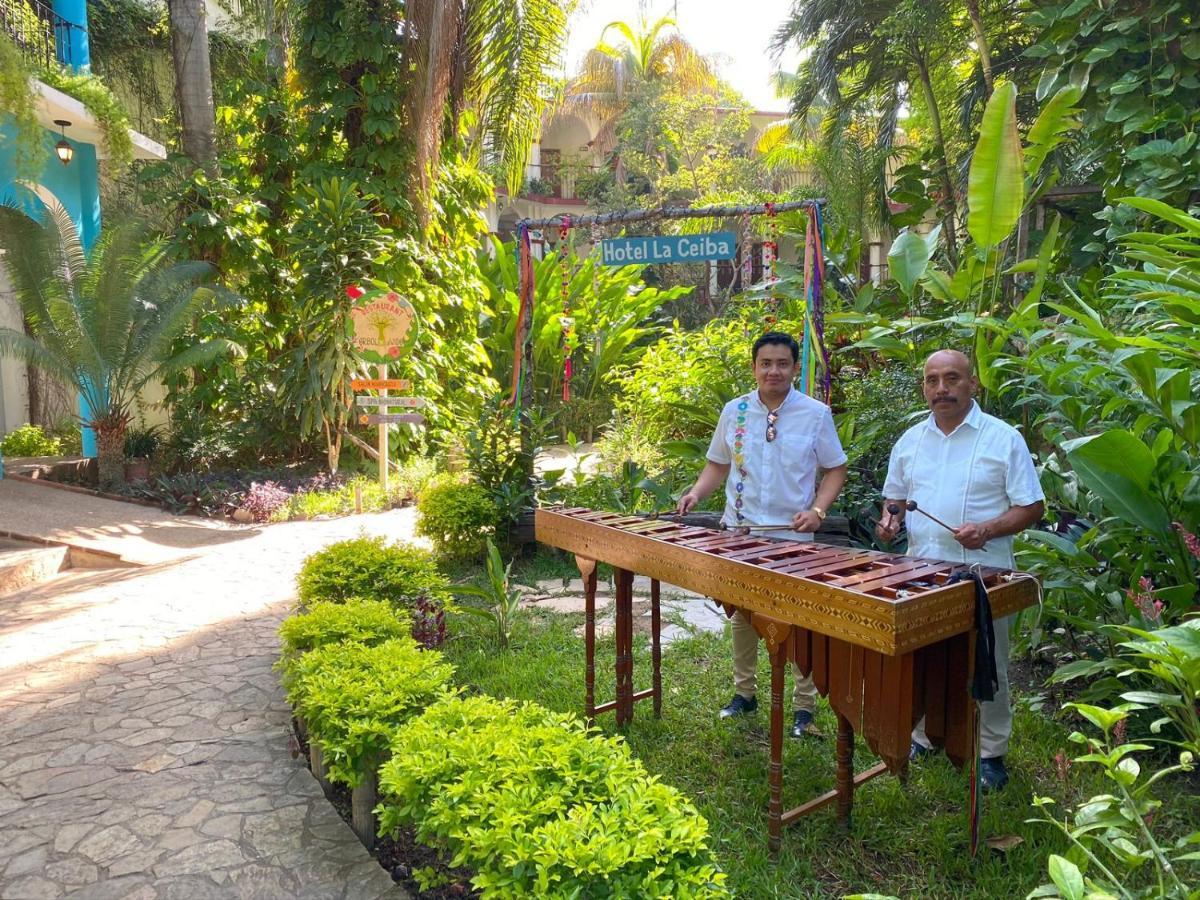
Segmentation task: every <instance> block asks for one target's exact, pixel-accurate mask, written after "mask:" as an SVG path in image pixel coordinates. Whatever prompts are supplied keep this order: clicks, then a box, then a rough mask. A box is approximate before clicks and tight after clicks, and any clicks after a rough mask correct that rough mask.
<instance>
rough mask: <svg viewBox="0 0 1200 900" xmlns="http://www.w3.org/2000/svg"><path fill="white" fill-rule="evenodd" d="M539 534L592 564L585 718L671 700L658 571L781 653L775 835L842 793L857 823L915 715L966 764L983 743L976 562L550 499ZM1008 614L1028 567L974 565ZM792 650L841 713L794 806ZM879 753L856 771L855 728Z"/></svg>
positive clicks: (774, 673) (900, 766)
mask: <svg viewBox="0 0 1200 900" xmlns="http://www.w3.org/2000/svg"><path fill="white" fill-rule="evenodd" d="M535 528H536V534H537V539H538V540H539V541H541V542H542V543H545V544H549V545H550V546H553V547H559V548H561V549H563V550H566V551H568V552H570V553H573V554H575V558H576V561H577V563H578V565H579V570H580V572H581V574H582V576H583V583H584V593H585V597H586V606H585V619H586V623H585V644H586V675H585V681H586V696H585V706H586V714H587V716H588V719H589V720H590V719H592V718H594V717H595V716H596V715H599V714H600V713H603V712H607V711H609V710H613V711H615V713H616V719H617V725H618V727H622V726H624V725H625V724H626V723H628V722H629V721H630V720H631V719H632V718H633V707H634V703H636V702H637V701H639V700H643V699H646V698H648V697H649V698H652V699H653V701H654V714H655V715H656V716H658V715H660V714H661V710H662V677H661V671H660V670H661V658H662V656H661V645H660V631H661V615H660V608H659V584H660V582H663V581H665V582H667V583H668V584H674V585H678V586H679V587H682V588H686V589H688V590H691V591H695V592H696V593H699V594H703V595H705V596H708V597H712V598H713V599H714V600H716V601H717V602H719V603H720V604H721V605H722V606H723V607H724V608H725V611H726V613H727V614H728V615H732V614H733V612H734V611H735V610H739V609H740V610H741V611H742V612H744V613H746V614H747V615H748V616H749V617H750V621H751V622H752V624H753V625H754V628H755V630H756V631H757V632H758V633H759V635H760V636H761V637H762V638H763V640H764V641H765V642H766V645H767V651H768V653H769V655H770V660H771V737H770V766H769V786H770V800H769V804H768V810H767V818H768V825H769V835H770V837H769V844H770V848H771V851H772V852H775V851H777V850H778V848H779V843H780V834H781V832H782V828H783V826H784V825H789V824H791V823H793V822H795V821H796V820H797V819H799V818H801V817H802V816H804V815H807V814H808V813H811V812H813V811H815V810H817V809H820V808H821V807H823V806H825V805H827V804H829V803H832V802H834V801H836V802H837V814H838V818H839V819H840V820H841V821H842V822H843V823H845V824H846V825H847V826H848V825H849V822H850V815H851V808H852V805H853V797H854V788H855V787H856V786H857V785H859V784H862V783H863V782H865V781H868V780H870V779H871V778H874V777H876V776H878V775H881V774H883V773H884V772H887V771H890V772H892V773H894V774H897V775H903V774H904V772H905V771H906V767H907V765H908V749H909V743H910V735H911V732H912V729H913V726H914V725H915V724H916V722H917V721H918V720H919V719H920V718H921V716H922V715H924V716H925V731H926V733H927V734H928V736H929V737H930V739H931V740H933V741H934V743H936V744H939V745H941V746H942V747H944V748H945V750H946V755H947V756H948V757H949V758H950V759H951V761H953V762H954V763H955V764H956V765H957V766H959V767H960V768H961V767H962V766H963V765H964V764H965V763H966V761H967V760H968V759H969V758H971V757H972V756H973V754H974V750H973V748H974V735H975V719H974V716H975V707H974V701H973V700H972V699H971V697H970V693H969V680H970V675H971V672H972V669H973V662H974V661H973V648H974V626H975V622H974V615H975V603H974V585H973V583H972V582H971V581H969V580H968V581H964V582H955V583H950V579H951V577H952V576H953V575H954V574H955V573H956V572H960V571H963V570H964V568H965V567H963V566H961V565H955V564H953V563H947V562H942V561H938V560H927V559H920V558H916V557H909V556H898V555H895V554H888V553H880V552H878V551H873V550H852V549H847V548H845V547H829V546H825V545H823V544H818V543H815V542H800V541H781V540H772V539H770V538H764V537H759V536H756V535H753V534H745V533H741V532H738V531H736V530H735V531H715V530H713V529H710V528H700V527H695V526H689V525H686V524H681V523H678V522H673V521H668V520H662V519H646V518H643V517H639V516H625V515H620V514H617V513H607V512H600V511H593V510H589V509H559V510H551V509H539V510H538V511H537V513H536V519H535ZM597 562H605V563H608V564H610V565H611V566H613V568H614V570H615V575H614V585H615V591H614V594H615V596H614V601H615V602H614V605H615V611H616V622H615V629H614V638H615V642H616V698H615V699H614V700H613V701H611V702H608V703H603V704H601V705H599V706H597V705H596V703H595V677H596V668H595V648H596V564H597ZM977 571H978V572H979V573H980V575H981V576H982V577H983V580H984V584H985V585H986V586H987V589H988V597H989V599H990V601H991V605H992V610H993V614H994V616H995V617H996V618H997V619H998V618H1001V617H1003V616H1007V615H1009V614H1011V613H1014V612H1017V611H1018V610H1020V609H1024V608H1025V607H1027V606H1031V605H1032V604H1033V603H1035V602H1036V601H1037V584H1036V582H1035V581H1034V579H1033V578H1031V577H1022V578H1012V576H1011V574H1010V573H1009V572H1007V571H1005V570H1001V569H993V568H987V567H982V568H979V569H978V570H977ZM635 573H636V574H641V575H646V576H649V577H650V579H651V581H650V592H651V647H652V670H653V680H652V687H650V688H649V689H647V690H643V691H640V692H635V691H634V682H633V577H634V574H635ZM789 660H794V661H795V663H796V664H797V665H798V666H799V668H800V671H801V672H803V673H804V674H805V675H811V676H812V679H813V682H814V684H815V685H816V688H817V690H818V691H819V692H820V693H821V694H822V695H823V696H825V697H826V698H827V699H828V701H829V705H830V706H831V707H832V708H833V710H834V713H835V714H836V716H837V722H838V735H837V752H836V759H837V775H836V782H835V788H834V790H832V791H830V792H828V793H826V794H823V795H822V796H820V797H817V798H815V799H813V800H810V801H809V802H807V803H805V804H803V805H802V806H799V807H796V808H795V809H792V810H788V811H786V812H785V811H784V810H783V808H782V788H783V712H784V703H783V685H784V672H785V669H786V667H787V663H788V661H789ZM855 733H859V734H861V735H862V736H863V739H864V740H865V741H866V743H867V746H869V747H870V748H871V750H872V752H874V753H875V755H876V756H878V757H879V758H880V759H881V760H882V762H881V763H879V764H878V765H876V766H874V767H872V768H870V769H867V770H866V771H864V772H862V773H860V774H858V775H855V774H854V770H853V755H854V735H855Z"/></svg>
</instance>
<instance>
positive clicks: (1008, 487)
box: [883, 401, 1045, 569]
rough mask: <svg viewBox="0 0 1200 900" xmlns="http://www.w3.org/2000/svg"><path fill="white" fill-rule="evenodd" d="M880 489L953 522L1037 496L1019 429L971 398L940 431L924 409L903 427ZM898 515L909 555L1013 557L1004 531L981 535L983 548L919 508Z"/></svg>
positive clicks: (1002, 561)
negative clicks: (919, 418)
mask: <svg viewBox="0 0 1200 900" xmlns="http://www.w3.org/2000/svg"><path fill="white" fill-rule="evenodd" d="M883 496H884V497H886V498H889V499H896V498H899V499H901V500H916V501H917V505H918V506H919V507H920V508H921V509H924V510H928V511H929V512H931V513H933V515H935V516H937V517H938V518H939V519H941V520H942V521H943V522H945V523H946V524H947V525H953V526H954V527H955V528H957V527H959V526H960V525H963V524H965V523H967V522H975V523H976V524H978V523H982V522H987V521H989V520H990V519H994V518H996V516H999V515H1003V514H1004V513H1005V512H1007V511H1008V510H1009V509H1010V508H1011V507H1014V506H1029V505H1030V504H1031V503H1036V502H1038V501H1039V500H1044V499H1045V494H1043V493H1042V486H1041V485H1040V484H1039V483H1038V478H1037V472H1036V470H1035V469H1034V467H1033V458H1032V457H1031V456H1030V455H1029V448H1028V447H1027V446H1026V445H1025V439H1024V438H1023V437H1021V433H1020V432H1019V431H1017V429H1015V428H1013V427H1012V426H1011V425H1009V424H1007V423H1006V422H1002V421H1000V420H999V419H997V418H996V417H995V416H989V415H988V414H987V413H985V412H984V411H983V410H981V409H980V408H979V404H978V403H975V402H973V401H972V403H971V411H970V412H969V413H967V417H966V419H964V420H963V422H962V423H961V424H960V425H959V426H958V427H957V428H955V429H954V431H952V432H950V434H942V432H941V430H940V429H939V428H938V427H937V423H936V422H935V421H934V419H933V415H932V414H930V416H929V418H927V419H925V420H924V421H923V422H920V423H918V424H916V425H914V426H913V427H912V428H910V429H908V431H906V432H904V434H903V436H901V438H900V440H899V441H897V442H896V446H895V447H893V448H892V456H891V460H890V462H889V463H888V474H887V481H885V482H884V485H883ZM904 522H905V524H906V525H907V526H908V553H909V555H910V556H924V557H927V558H929V559H942V560H946V561H947V562H956V563H957V562H962V563H983V564H984V565H988V566H997V567H999V568H1002V569H1011V568H1013V566H1014V565H1015V561H1014V560H1013V539H1012V537H1011V536H1009V537H993V538H988V541H987V544H986V545H985V547H984V549H983V550H968V549H966V548H965V547H963V545H962V544H960V543H959V542H958V541H956V540H955V539H954V535H953V534H951V533H950V532H949V531H947V530H946V529H945V528H943V527H942V526H941V525H938V524H937V523H936V522H934V521H933V520H931V519H930V518H929V517H928V516H923V515H921V513H920V512H915V511H914V512H910V513H905V517H904Z"/></svg>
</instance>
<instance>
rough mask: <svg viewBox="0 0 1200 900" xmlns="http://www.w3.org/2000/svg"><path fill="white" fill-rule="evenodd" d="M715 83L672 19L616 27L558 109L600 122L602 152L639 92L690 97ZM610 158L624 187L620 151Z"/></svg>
mask: <svg viewBox="0 0 1200 900" xmlns="http://www.w3.org/2000/svg"><path fill="white" fill-rule="evenodd" d="M610 33H612V36H611V37H610ZM715 81H716V78H715V75H714V73H713V69H712V66H711V64H710V63H709V62H708V60H706V59H705V58H704V57H703V56H702V55H701V54H700V53H698V52H697V51H696V48H695V47H693V46H692V45H691V44H689V43H688V42H687V40H686V39H685V38H684V37H683V35H681V34H680V33H679V31H678V30H677V29H676V28H675V20H674V19H671V18H669V17H667V16H662V17H660V18H658V19H656V20H655V21H653V22H650V21H647V20H645V19H641V20H639V21H638V22H636V23H629V22H622V21H615V22H610V23H609V24H608V25H607V26H605V29H604V31H603V32H602V33H601V35H600V40H599V42H598V43H597V44H596V46H595V47H593V48H592V49H591V50H589V51H588V53H587V55H586V56H585V57H584V59H583V64H582V65H581V67H580V70H579V72H578V73H577V74H576V75H575V77H574V78H572V79H571V81H570V82H569V83H568V84H567V86H566V90H565V92H564V97H563V106H564V108H565V109H568V110H574V111H579V112H581V113H584V114H588V115H591V116H594V117H595V118H596V119H598V120H599V122H600V129H599V132H598V135H597V141H598V143H599V144H600V146H601V148H603V149H604V150H605V151H607V150H609V149H610V148H613V145H614V144H615V143H616V141H615V138H616V136H617V133H618V130H619V128H620V123H621V118H622V116H623V115H624V113H625V112H626V111H627V110H628V108H629V105H630V102H631V95H632V94H634V93H635V92H636V91H637V90H638V89H639V88H641V87H643V86H646V85H657V86H662V87H666V88H674V89H676V90H678V91H679V92H681V93H694V92H697V91H700V90H703V89H705V88H708V87H711V86H712V85H713V84H714V83H715ZM614 154H615V164H616V168H617V181H618V182H619V183H624V180H625V174H624V163H623V162H622V155H623V154H622V148H620V147H619V146H617V147H616V148H614Z"/></svg>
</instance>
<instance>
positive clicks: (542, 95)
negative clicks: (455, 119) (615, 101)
mask: <svg viewBox="0 0 1200 900" xmlns="http://www.w3.org/2000/svg"><path fill="white" fill-rule="evenodd" d="M566 27H567V19H566V12H565V11H564V9H563V7H562V4H561V2H560V0H525V2H523V3H506V2H501V0H476V2H472V3H469V4H468V5H467V19H466V25H465V35H464V37H465V42H466V44H467V47H468V50H467V53H468V57H469V58H470V59H472V60H473V61H474V66H473V67H472V71H471V72H470V73H469V76H468V77H469V85H468V88H467V94H468V96H469V97H470V98H471V100H472V101H473V102H474V104H475V105H476V106H477V108H478V109H479V114H480V126H481V128H480V131H481V133H482V134H483V135H484V140H485V142H486V149H487V151H488V153H489V156H491V158H493V159H494V160H495V161H496V162H498V163H499V165H500V167H501V170H502V171H503V172H504V174H505V178H506V181H507V182H508V187H509V190H510V191H513V192H515V191H516V190H517V188H518V187H519V186H520V183H521V180H522V178H523V177H524V172H525V166H526V164H527V163H528V162H529V152H530V148H531V147H532V145H533V142H534V141H535V140H536V139H537V136H538V133H539V131H540V129H541V125H542V117H543V114H544V112H545V110H546V108H547V106H548V105H549V103H550V101H551V100H552V96H551V94H549V93H548V92H547V91H546V90H545V88H544V86H545V85H546V84H551V83H553V82H554V72H555V70H556V67H557V66H558V63H559V60H560V58H561V56H562V52H563V47H564V44H565V40H566Z"/></svg>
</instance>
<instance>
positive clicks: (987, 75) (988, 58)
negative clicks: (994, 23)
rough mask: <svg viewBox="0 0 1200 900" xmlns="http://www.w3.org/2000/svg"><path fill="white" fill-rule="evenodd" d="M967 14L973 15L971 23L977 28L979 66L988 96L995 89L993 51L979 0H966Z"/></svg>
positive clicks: (976, 42)
mask: <svg viewBox="0 0 1200 900" xmlns="http://www.w3.org/2000/svg"><path fill="white" fill-rule="evenodd" d="M966 2H967V14H968V15H970V17H971V25H972V27H974V29H975V44H976V46H977V47H978V48H979V67H980V68H981V69H983V83H984V85H985V86H986V87H987V95H988V97H991V96H992V91H993V90H995V86H996V85H995V81H994V80H993V79H992V51H991V50H990V49H989V47H988V39H987V35H986V34H985V33H984V30H983V16H982V15H981V14H980V12H979V0H966Z"/></svg>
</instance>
